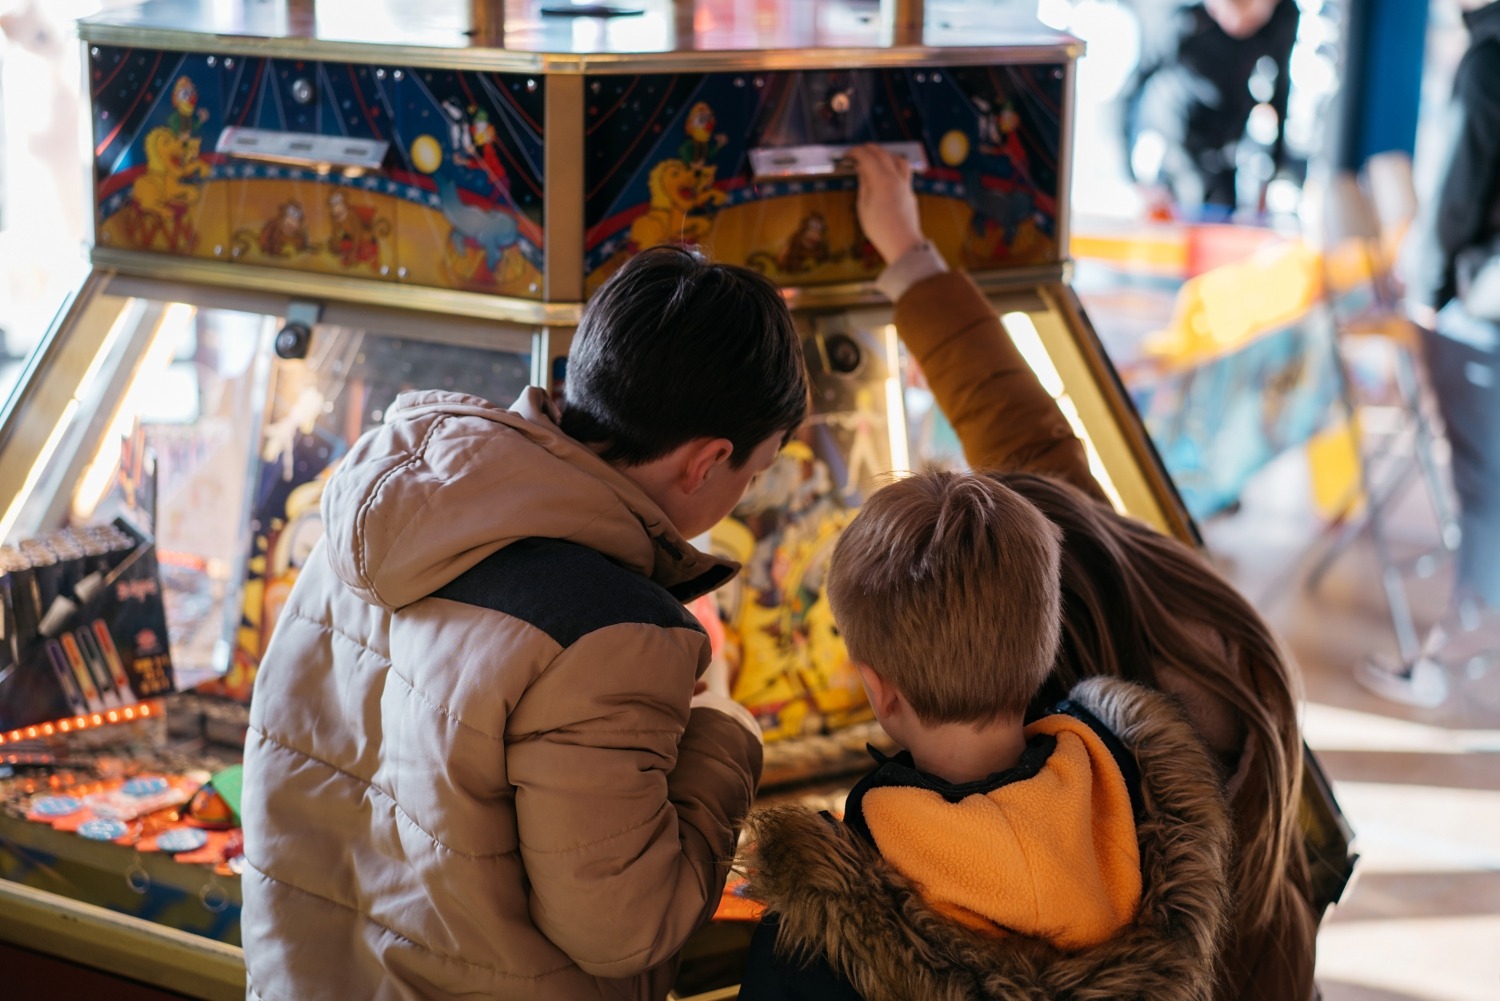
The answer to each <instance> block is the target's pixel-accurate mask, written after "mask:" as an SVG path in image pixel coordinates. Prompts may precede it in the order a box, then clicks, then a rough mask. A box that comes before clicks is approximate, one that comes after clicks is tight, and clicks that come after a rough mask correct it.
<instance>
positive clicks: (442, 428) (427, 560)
mask: <svg viewBox="0 0 1500 1001" xmlns="http://www.w3.org/2000/svg"><path fill="white" fill-rule="evenodd" d="M557 421H558V413H557V410H556V409H555V408H554V407H553V405H552V403H551V401H550V400H549V399H548V398H547V395H546V393H544V392H543V391H542V390H540V389H538V388H536V387H532V388H530V389H528V390H526V392H525V393H523V394H522V395H521V398H520V399H519V400H517V401H516V404H515V406H514V407H513V408H512V409H510V410H505V409H502V408H500V407H498V406H496V405H495V404H493V403H490V402H488V401H486V400H482V399H479V398H478V397H474V396H466V395H463V394H459V393H446V392H431V391H430V392H418V393H404V394H402V395H401V396H399V397H397V399H396V401H395V403H394V404H392V406H391V409H390V411H389V412H388V414H387V417H386V422H385V424H383V425H382V426H381V427H378V428H373V429H371V430H370V431H368V432H366V433H365V434H364V435H363V436H362V437H361V438H360V439H359V441H357V442H356V443H355V445H354V447H353V448H352V449H351V450H350V452H349V454H348V455H347V456H346V457H345V458H344V461H343V463H342V464H341V465H340V466H339V469H338V471H337V472H336V473H335V474H334V476H333V477H332V479H331V480H330V481H329V484H328V489H327V490H326V491H324V494H323V524H324V526H325V528H326V531H327V538H328V542H327V546H328V558H329V562H330V563H331V564H332V566H333V569H334V572H335V573H337V574H338V576H339V579H340V580H342V581H343V582H344V583H345V584H346V585H347V586H348V587H349V588H350V589H351V590H353V591H354V592H355V593H356V594H358V595H359V596H360V597H361V598H363V599H364V600H365V601H367V602H369V603H370V604H372V605H379V606H382V607H385V608H389V609H397V608H401V607H403V606H405V605H409V604H411V603H412V602H414V601H417V600H419V599H421V598H424V597H426V596H427V595H429V594H432V593H433V592H434V591H437V590H438V589H439V588H441V587H442V586H443V585H445V584H447V583H448V582H450V581H452V580H453V579H454V578H456V577H458V576H459V575H461V574H462V573H464V572H465V571H466V570H468V569H470V568H471V567H473V566H474V565H475V564H477V563H479V561H481V560H483V559H484V558H485V557H487V556H489V555H491V554H492V553H494V552H496V551H497V550H499V549H501V548H503V547H505V546H507V545H509V544H510V543H512V542H516V541H518V540H521V539H528V538H547V539H564V540H568V541H571V542H576V543H579V544H581V545H584V546H587V547H589V548H590V549H593V550H596V551H598V552H600V553H603V554H604V555H605V556H608V557H609V558H610V559H612V560H614V561H616V562H617V563H619V564H621V565H622V566H625V567H627V568H628V569H631V570H634V571H636V572H637V573H640V574H643V575H645V576H648V577H650V578H651V579H652V580H654V581H656V582H657V583H658V584H661V585H662V586H663V587H665V588H667V589H668V590H669V591H671V592H672V593H673V594H674V595H676V596H677V597H679V598H682V599H683V600H688V599H691V598H693V597H696V596H697V595H699V594H702V593H704V592H707V591H710V590H712V589H713V588H715V587H718V586H719V585H720V584H722V583H723V582H724V581H726V580H728V579H729V578H730V577H731V576H733V574H734V572H735V571H736V570H738V569H739V568H738V565H737V564H734V563H730V562H728V561H725V560H719V559H716V558H714V557H712V556H709V555H707V554H704V553H701V552H699V551H698V550H696V549H694V548H693V547H692V546H691V545H690V544H689V543H688V542H687V540H685V539H684V538H683V537H682V535H681V534H680V533H679V532H678V531H677V529H676V528H675V527H674V526H673V525H672V523H671V522H670V521H668V520H667V517H666V515H665V514H663V513H662V510H661V508H659V507H658V506H657V505H656V504H655V503H654V502H653V501H652V500H651V499H650V498H649V497H647V496H646V494H645V493H644V492H643V491H642V490H641V489H640V487H638V486H636V484H635V483H634V482H633V481H632V480H631V479H630V478H629V477H627V476H625V475H624V474H623V473H621V472H620V471H619V470H617V469H615V468H614V467H613V466H611V465H610V464H609V463H607V462H605V461H603V460H602V459H600V458H599V457H598V456H597V455H595V454H594V453H593V452H592V451H590V450H589V449H588V448H586V447H584V446H583V445H581V444H579V443H578V442H576V441H574V440H573V439H572V438H569V437H568V436H567V435H565V434H563V433H562V431H561V430H560V429H559V428H558V426H557Z"/></svg>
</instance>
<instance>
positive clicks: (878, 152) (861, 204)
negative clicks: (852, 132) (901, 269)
mask: <svg viewBox="0 0 1500 1001" xmlns="http://www.w3.org/2000/svg"><path fill="white" fill-rule="evenodd" d="M849 159H851V160H852V161H854V169H855V173H856V174H858V176H859V200H858V202H857V203H856V210H857V211H858V213H859V224H860V227H861V228H863V229H864V232H865V236H866V237H868V238H869V240H870V242H871V243H873V244H874V245H875V249H876V250H878V251H880V256H881V257H884V258H885V261H886V263H887V264H894V263H895V262H896V261H898V260H899V259H900V258H901V256H902V255H903V254H905V253H906V252H907V251H908V250H911V249H912V248H913V247H916V246H919V245H920V244H921V243H922V242H923V241H924V240H925V239H926V238H925V237H924V236H923V235H922V220H921V217H920V215H919V214H918V212H917V195H916V192H914V191H913V190H912V186H911V175H912V167H911V164H910V163H908V162H907V160H906V158H905V157H901V156H897V155H895V154H893V153H891V152H890V151H889V150H887V149H884V148H883V147H880V146H876V145H874V144H866V145H864V146H856V147H855V148H854V149H851V150H850V151H849Z"/></svg>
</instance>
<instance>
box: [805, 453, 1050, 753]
mask: <svg viewBox="0 0 1500 1001" xmlns="http://www.w3.org/2000/svg"><path fill="white" fill-rule="evenodd" d="M1060 549H1061V533H1060V532H1059V531H1058V529H1057V527H1056V526H1055V525H1053V524H1052V523H1051V522H1050V521H1048V520H1047V519H1046V517H1044V516H1043V515H1042V513H1041V512H1040V511H1038V510H1037V509H1036V508H1035V507H1033V506H1032V505H1031V504H1030V503H1028V502H1027V501H1026V500H1025V499H1024V498H1022V497H1021V496H1020V495H1018V494H1017V493H1015V492H1014V491H1013V490H1010V489H1009V488H1007V487H1004V486H1002V485H1001V484H999V483H997V482H995V481H994V480H993V479H991V478H990V477H989V476H985V475H981V474H978V473H970V472H963V473H955V472H946V471H941V472H926V473H918V474H917V475H915V476H911V477H908V478H907V479H903V480H898V481H897V482H895V483H893V484H891V485H890V486H888V487H884V488H882V489H881V490H878V491H876V492H875V494H874V495H872V496H871V497H870V499H869V501H867V502H866V504H865V506H864V508H863V510H861V511H860V513H859V514H858V516H856V517H855V519H854V521H853V522H851V523H850V525H849V527H848V528H847V529H845V530H844V533H843V535H842V536H841V537H840V538H839V541H838V545H837V546H836V547H835V548H834V551H833V557H832V559H831V561H830V563H829V568H828V583H827V593H828V601H829V604H830V606H831V607H832V609H833V614H834V618H835V619H836V620H837V622H838V625H839V630H840V632H841V633H842V634H843V638H844V642H845V644H846V645H847V646H848V648H849V656H850V657H851V658H852V659H853V660H854V661H855V662H856V663H858V664H863V665H865V666H867V667H868V668H869V669H870V670H872V671H874V672H875V673H876V674H877V675H879V677H880V678H881V679H882V680H883V681H885V682H888V683H890V684H892V685H894V686H895V687H896V689H897V690H899V691H900V693H901V695H902V696H903V697H904V698H905V700H906V702H907V703H908V704H909V705H910V706H911V708H912V710H913V711H914V712H915V713H916V715H917V717H918V719H920V720H921V721H922V722H923V723H924V724H927V725H936V724H942V723H977V722H984V721H988V720H992V719H996V718H1000V717H1014V718H1017V719H1019V718H1020V717H1021V716H1022V715H1023V714H1024V713H1025V711H1026V708H1027V706H1028V705H1029V704H1030V702H1031V700H1032V698H1033V697H1034V696H1035V695H1036V693H1037V691H1038V690H1039V689H1040V688H1041V686H1042V683H1043V682H1044V681H1045V680H1046V679H1047V675H1048V674H1049V673H1050V672H1051V670H1052V662H1053V659H1054V658H1055V657H1056V656H1057V644H1058V637H1059V632H1060V628H1061V614H1062V607H1061V598H1060V592H1059V584H1058V561H1059V556H1060Z"/></svg>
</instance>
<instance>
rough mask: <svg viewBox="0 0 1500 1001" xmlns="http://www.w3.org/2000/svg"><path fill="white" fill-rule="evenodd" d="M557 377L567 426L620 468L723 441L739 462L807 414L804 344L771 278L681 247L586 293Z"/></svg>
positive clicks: (642, 257)
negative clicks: (563, 370) (563, 375)
mask: <svg viewBox="0 0 1500 1001" xmlns="http://www.w3.org/2000/svg"><path fill="white" fill-rule="evenodd" d="M565 385H566V391H565V392H566V404H565V406H564V408H563V423H562V427H563V430H564V431H565V432H567V433H568V435H570V436H571V437H573V438H576V439H577V440H579V441H581V442H584V443H586V444H590V445H594V446H595V447H596V450H597V451H598V452H599V454H600V456H601V457H602V458H604V459H605V461H607V462H610V463H613V464H615V465H617V466H624V467H629V466H639V465H642V464H644V463H648V462H651V461H653V460H655V459H660V458H661V457H662V456H665V455H666V454H667V453H669V452H671V451H673V450H674V449H676V448H678V447H679V446H681V445H684V444H686V443H688V442H690V441H693V440H695V439H716V438H722V439H726V440H728V441H729V442H730V443H731V444H732V446H733V452H732V454H731V455H730V457H729V462H730V464H731V465H732V466H733V467H734V468H736V469H739V468H741V467H743V466H744V464H745V463H746V462H747V461H749V459H750V457H751V455H752V453H754V451H755V449H756V448H757V446H759V445H760V444H761V443H763V442H764V441H765V440H766V439H768V438H770V437H772V436H779V437H783V438H784V437H785V436H786V435H788V434H789V433H790V432H791V431H792V430H793V429H795V428H796V427H797V425H799V424H801V423H802V419H803V417H804V416H805V415H806V411H807V374H806V368H805V365H804V363H803V360H802V346H801V341H800V339H799V338H798V336H797V332H796V329H795V328H794V327H793V325H792V317H791V313H790V312H788V311H787V308H786V303H785V302H784V301H783V300H782V298H781V293H780V292H779V291H778V290H777V288H776V286H775V285H773V284H772V283H771V282H770V281H769V280H768V279H767V278H765V277H764V276H762V275H759V274H757V273H755V272H754V271H750V270H747V269H745V268H738V267H734V266H732V265H727V264H711V263H709V262H707V261H704V260H703V259H702V258H700V257H698V256H697V255H695V254H693V253H690V252H688V251H686V250H682V249H681V248H677V247H657V248H653V249H651V250H646V251H643V252H641V253H639V254H637V255H636V256H635V257H634V258H632V259H631V260H630V261H629V262H627V263H626V264H625V266H624V267H622V268H621V269H620V270H619V271H618V272H617V273H616V274H615V275H614V276H613V277H612V278H610V280H609V281H608V282H606V283H605V284H604V286H603V287H602V288H600V289H599V291H598V292H597V293H595V294H594V297H593V298H592V299H591V300H590V301H589V304H588V307H587V308H586V309H585V310H584V313H583V319H582V320H581V321H580V323H579V325H578V331H577V333H576V334H575V335H574V337H573V346H572V350H571V351H569V352H568V371H567V381H566V384H565Z"/></svg>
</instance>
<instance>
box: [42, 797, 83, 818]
mask: <svg viewBox="0 0 1500 1001" xmlns="http://www.w3.org/2000/svg"><path fill="white" fill-rule="evenodd" d="M31 809H32V810H34V811H35V812H37V813H39V814H41V815H42V816H43V817H66V816H67V815H68V814H70V813H77V812H78V811H79V810H81V809H83V803H81V802H79V800H78V799H77V798H76V797H74V796H42V797H40V798H39V799H34V800H32V801H31Z"/></svg>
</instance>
